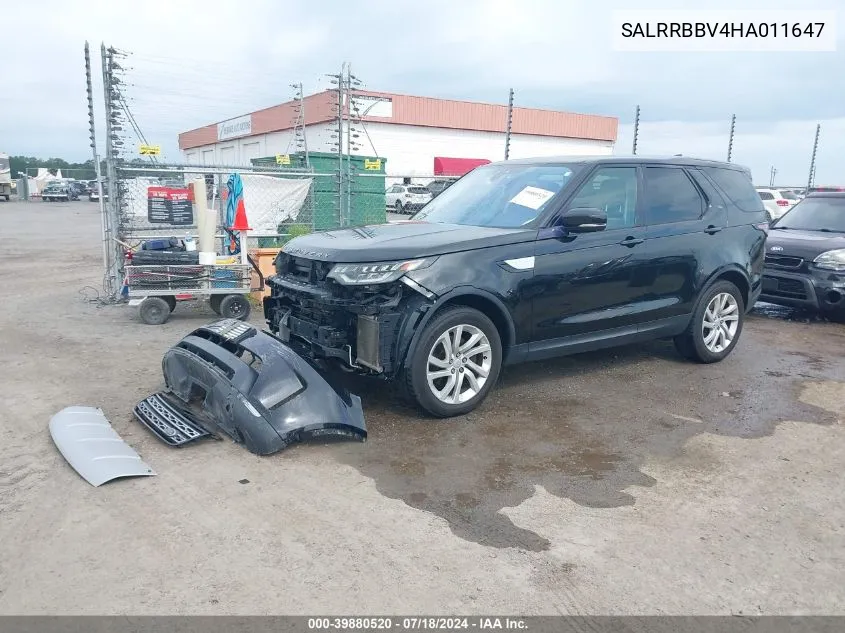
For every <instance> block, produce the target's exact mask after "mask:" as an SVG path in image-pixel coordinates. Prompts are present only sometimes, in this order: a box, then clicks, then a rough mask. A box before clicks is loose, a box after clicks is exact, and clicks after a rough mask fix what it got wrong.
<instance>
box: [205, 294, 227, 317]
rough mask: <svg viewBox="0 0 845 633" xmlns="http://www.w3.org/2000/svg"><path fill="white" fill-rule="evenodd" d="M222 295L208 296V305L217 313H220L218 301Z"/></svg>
mask: <svg viewBox="0 0 845 633" xmlns="http://www.w3.org/2000/svg"><path fill="white" fill-rule="evenodd" d="M223 296H224V295H211V296H210V297H209V298H208V305H210V306H211V309H212V310H214V311H215V312H216V313H217V314H220V302H221V301H222V300H223Z"/></svg>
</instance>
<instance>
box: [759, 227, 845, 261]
mask: <svg viewBox="0 0 845 633" xmlns="http://www.w3.org/2000/svg"><path fill="white" fill-rule="evenodd" d="M837 248H845V233H825V232H822V231H800V230H792V229H790V230H778V229H777V228H773V229H772V230H771V231H769V237H768V239H767V240H766V253H767V254H771V255H785V256H792V257H801V258H803V259H805V260H807V261H813V260H814V259H815V258H816V257H818V256H819V255H820V254H822V253H824V252H825V251H832V250H834V249H837Z"/></svg>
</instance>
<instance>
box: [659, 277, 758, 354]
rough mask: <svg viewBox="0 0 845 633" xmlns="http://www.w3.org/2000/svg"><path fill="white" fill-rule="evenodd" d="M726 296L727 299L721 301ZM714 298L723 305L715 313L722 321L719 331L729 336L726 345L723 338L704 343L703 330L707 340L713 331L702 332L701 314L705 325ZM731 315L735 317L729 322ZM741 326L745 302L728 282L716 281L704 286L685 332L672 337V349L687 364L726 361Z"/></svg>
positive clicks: (719, 337) (743, 318)
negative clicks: (691, 362)
mask: <svg viewBox="0 0 845 633" xmlns="http://www.w3.org/2000/svg"><path fill="white" fill-rule="evenodd" d="M726 296H727V297H729V299H724V297H726ZM717 297H720V301H721V302H722V303H724V308H723V310H722V309H720V310H719V312H718V313H717V316H718V317H719V318H724V319H725V320H724V327H722V326H720V327H719V329H722V331H723V332H724V333H725V334H726V335H728V334H729V335H730V341H727V336H724V337H723V336H721V335H719V334H717V335H715V339H713V340H712V341H711V342H709V343H708V341H707V340H706V339H705V329H707V337H708V338H710V336H709V335H710V333H711V332H713V330H714V329H717V328H705V326H704V322H705V314H707V315H708V317H709V318H708V322H710V319H711V318H712V317H710V316H709V315H710V309H711V307H713V306H711V302H714V300H715V299H716V298H717ZM731 306H733V307H731ZM733 315H736V317H735V318H733ZM744 322H745V302H744V301H743V299H742V293H741V292H740V291H739V288H737V287H736V286H735V285H734V284H732V283H731V282H729V281H725V280H720V281H717V282H716V283H714V284H712V285H711V286H708V287H707V288H706V289H705V290H704V292H703V293H702V294H701V296H700V297H699V300H698V303H697V304H696V306H695V310H694V311H693V314H692V319H690V324H689V325H688V326H687V329H686V331H684V332H683V333H682V334H679V335H678V336H676V337H675V347H676V348H677V350H678V352H680V354H681V355H682V356H684V357H685V358H687V359H689V360H692V361H695V362H698V363H717V362H719V361H720V360H723V359H724V358H725V357H727V356H728V354H730V353H731V352H732V351H733V349H734V347H736V344H737V342H739V337H740V334H742V326H743V323H744ZM720 323H721V321H720ZM732 323H735V324H736V327H735V328H733V327H732V325H731V324H732ZM731 332H732V333H731ZM720 343H721V344H720ZM725 343H727V344H725Z"/></svg>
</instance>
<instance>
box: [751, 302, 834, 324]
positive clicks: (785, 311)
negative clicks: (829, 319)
mask: <svg viewBox="0 0 845 633" xmlns="http://www.w3.org/2000/svg"><path fill="white" fill-rule="evenodd" d="M751 314H754V315H756V316H762V317H768V318H770V319H782V320H784V321H796V322H798V323H817V322H818V323H825V322H826V319H825V318H824V317H822V316H821V315H819V314H818V313H817V312H813V311H810V310H804V309H802V308H791V307H788V306H779V305H775V304H774V303H763V302H759V301H758V302H757V303H755V304H754V308H753V309H752V311H751Z"/></svg>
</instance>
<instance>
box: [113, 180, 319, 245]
mask: <svg viewBox="0 0 845 633" xmlns="http://www.w3.org/2000/svg"><path fill="white" fill-rule="evenodd" d="M115 172H116V175H117V183H116V185H117V186H116V189H117V192H116V193H117V195H116V199H115V201H114V202H113V203H112V204H116V208H115V213H116V217H117V224H118V231H117V233H118V235H119V236H120V239H121V241H123V242H124V243H125V244H127V245H129V246H132V247H135V246H137V245H138V244H139V243H140V242H142V241H144V240H148V239H156V238H165V237H180V238H181V237H185V236H195V235H196V230H197V218H196V210H197V204H196V201H194V200H192V193H191V192H190V189H189V185H190V184H191V183H193V182H194V181H195V180H197V179H200V178H203V179H204V180H205V184H206V203H205V206H206V207H207V208H209V209H214V210H215V211H216V212H217V224H218V226H220V227H222V226H226V225H227V222H226V212H227V200H228V187H227V183H228V181H229V177H230V176H231V175H232V174H238V175H239V176H240V179H241V183H242V185H243V201H244V208H245V210H246V214H247V218H248V223H249V226H250V229H252V230H251V231H250V232H249V237H248V239H247V247H248V248H254V247H256V246H264V245H268V243H269V242H272V243H276V242H281V241H284V239H285V238H287V237H289V236H290V235H301V234H303V233H309V232H311V231H313V230H314V228H315V226H314V217H315V214H314V191H313V189H314V180H315V178H314V174H313V173H311V172H310V171H306V170H290V169H285V170H282V169H272V168H268V167H264V166H262V167H244V166H239V167H226V166H181V165H160V164H159V165H151V166H149V167H147V166H145V167H126V166H118V167H116V169H115ZM106 195H108V196H110V195H111V194H110V192H107V194H106ZM217 237H218V238H220V239H224V238H225V236H224V235H223V234H222V233H218V235H217Z"/></svg>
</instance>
